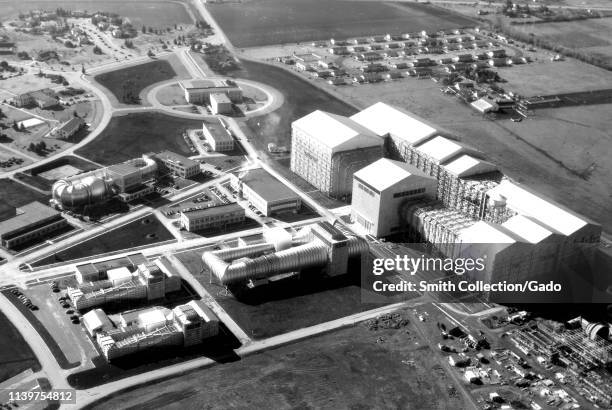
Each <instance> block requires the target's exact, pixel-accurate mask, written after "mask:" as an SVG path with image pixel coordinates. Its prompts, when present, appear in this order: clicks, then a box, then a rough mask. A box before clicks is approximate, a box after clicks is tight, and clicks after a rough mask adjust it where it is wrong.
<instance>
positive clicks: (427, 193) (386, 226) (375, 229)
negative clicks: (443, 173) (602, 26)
mask: <svg viewBox="0 0 612 410" xmlns="http://www.w3.org/2000/svg"><path fill="white" fill-rule="evenodd" d="M436 188H437V181H436V179H435V178H433V177H431V176H429V175H427V174H425V173H424V172H423V171H420V170H419V169H417V168H415V167H413V166H410V165H408V164H406V163H403V162H399V161H393V160H390V159H386V158H383V159H379V160H378V161H376V162H374V163H373V164H371V165H369V166H367V167H365V168H363V169H361V170H359V171H357V172H356V173H355V175H354V177H353V197H352V202H351V216H352V219H353V220H354V221H356V222H357V223H358V224H359V225H361V227H362V228H363V229H364V230H365V231H367V232H368V234H370V235H372V236H375V237H383V236H387V235H390V234H393V233H396V232H399V231H400V230H401V229H402V226H405V224H404V223H403V219H404V217H403V214H402V211H403V207H404V205H405V204H406V203H407V202H410V201H415V200H420V199H422V198H425V197H429V198H435V195H436Z"/></svg>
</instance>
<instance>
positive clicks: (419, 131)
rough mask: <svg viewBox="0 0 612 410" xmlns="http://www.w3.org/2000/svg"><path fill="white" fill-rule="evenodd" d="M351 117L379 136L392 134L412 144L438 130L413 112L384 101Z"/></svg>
mask: <svg viewBox="0 0 612 410" xmlns="http://www.w3.org/2000/svg"><path fill="white" fill-rule="evenodd" d="M351 119H352V120H354V121H355V122H357V123H359V124H361V125H363V126H364V127H366V128H368V129H370V130H372V131H373V132H374V133H376V134H377V135H379V136H384V135H386V134H391V135H392V136H394V137H397V138H400V139H402V140H404V141H406V142H407V143H408V144H410V145H414V144H417V143H419V142H422V141H424V140H426V139H427V138H429V137H431V136H432V135H434V134H435V133H436V132H437V131H436V130H435V129H434V128H432V127H430V126H429V125H427V124H425V123H424V122H423V121H421V120H419V119H417V118H416V117H415V116H414V115H413V114H409V113H407V112H405V111H402V110H400V109H398V108H395V107H391V106H390V105H387V104H385V103H382V102H378V103H376V104H374V105H371V106H370V107H368V108H366V109H365V110H362V111H360V112H358V113H357V114H355V115H353V116H352V117H351Z"/></svg>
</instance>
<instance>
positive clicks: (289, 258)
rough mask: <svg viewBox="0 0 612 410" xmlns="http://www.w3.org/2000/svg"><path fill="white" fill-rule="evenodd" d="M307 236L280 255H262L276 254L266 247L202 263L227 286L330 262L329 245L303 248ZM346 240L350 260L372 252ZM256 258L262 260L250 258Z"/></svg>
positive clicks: (207, 257)
mask: <svg viewBox="0 0 612 410" xmlns="http://www.w3.org/2000/svg"><path fill="white" fill-rule="evenodd" d="M302 231H304V230H302ZM307 232H309V231H307ZM307 232H304V233H303V234H302V235H300V234H299V233H298V235H296V237H294V241H293V243H294V245H296V244H299V245H298V246H294V247H292V248H289V249H285V250H282V251H279V252H275V253H269V254H266V255H261V254H262V253H264V252H268V251H273V250H274V245H272V244H268V243H264V244H257V245H250V246H246V247H244V248H232V249H223V250H219V251H213V252H205V253H204V254H203V255H202V261H203V262H204V263H205V264H206V265H207V266H208V268H209V269H210V270H211V272H212V274H214V275H215V276H216V277H217V279H219V281H220V282H221V283H222V284H224V285H229V284H233V283H238V282H245V281H247V280H249V279H262V278H267V277H271V276H274V275H279V274H281V273H288V272H295V271H301V270H303V269H307V268H313V267H318V266H325V265H326V264H327V263H328V262H329V254H328V247H327V245H325V244H324V243H323V242H320V241H317V240H311V241H310V242H307V243H304V244H300V243H301V242H302V241H304V240H305V239H306V237H308V234H307ZM300 233H302V232H300ZM347 239H348V240H347V242H348V243H347V247H348V256H349V257H355V256H361V255H364V254H365V253H367V252H368V251H369V246H368V243H367V241H365V240H364V239H362V238H359V237H355V236H352V237H349V238H347ZM255 255H259V256H257V257H255V258H249V256H255Z"/></svg>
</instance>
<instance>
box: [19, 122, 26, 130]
mask: <svg viewBox="0 0 612 410" xmlns="http://www.w3.org/2000/svg"><path fill="white" fill-rule="evenodd" d="M25 130H26V127H25V125H23V122H22V123H21V125H20V126H19V131H21V132H25Z"/></svg>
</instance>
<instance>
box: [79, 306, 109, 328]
mask: <svg viewBox="0 0 612 410" xmlns="http://www.w3.org/2000/svg"><path fill="white" fill-rule="evenodd" d="M83 324H84V325H85V327H86V328H87V329H89V331H90V332H91V333H93V332H95V331H97V330H107V329H110V328H112V327H113V324H112V322H111V321H110V319H109V318H108V316H107V315H106V313H104V311H103V310H102V309H93V310H90V311H89V312H87V313H85V314H84V315H83Z"/></svg>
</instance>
